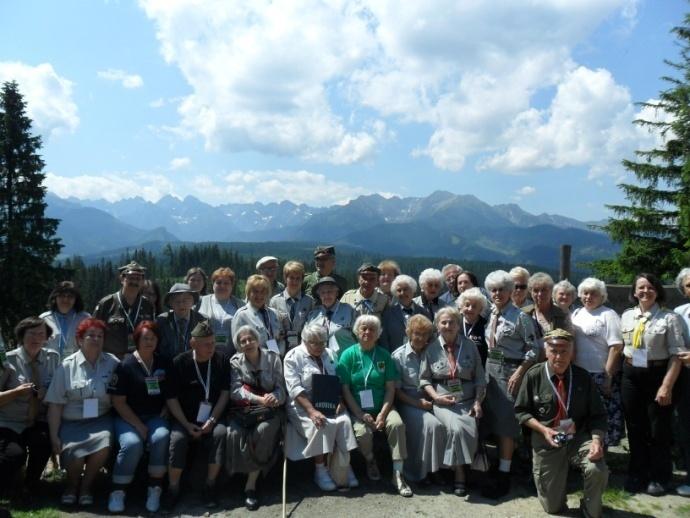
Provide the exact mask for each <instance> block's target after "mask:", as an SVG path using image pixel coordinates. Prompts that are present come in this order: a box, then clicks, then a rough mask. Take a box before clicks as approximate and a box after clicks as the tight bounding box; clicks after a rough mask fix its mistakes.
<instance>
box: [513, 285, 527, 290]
mask: <svg viewBox="0 0 690 518" xmlns="http://www.w3.org/2000/svg"><path fill="white" fill-rule="evenodd" d="M515 289H516V290H526V289H527V284H516V285H515Z"/></svg>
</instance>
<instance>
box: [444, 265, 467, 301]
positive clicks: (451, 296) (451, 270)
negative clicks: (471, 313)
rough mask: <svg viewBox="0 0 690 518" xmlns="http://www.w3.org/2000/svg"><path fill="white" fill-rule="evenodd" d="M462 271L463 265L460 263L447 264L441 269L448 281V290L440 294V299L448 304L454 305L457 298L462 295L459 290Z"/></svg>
mask: <svg viewBox="0 0 690 518" xmlns="http://www.w3.org/2000/svg"><path fill="white" fill-rule="evenodd" d="M461 273H462V267H461V266H460V265H459V264H447V265H445V266H444V267H443V268H442V269H441V274H442V275H443V278H444V279H445V281H446V286H445V287H446V291H445V292H444V293H443V294H442V295H441V296H440V299H441V300H442V301H443V302H445V303H446V305H447V306H452V305H453V304H454V303H455V299H457V298H458V295H460V292H459V291H458V275H460V274H461Z"/></svg>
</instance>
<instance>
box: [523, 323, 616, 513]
mask: <svg viewBox="0 0 690 518" xmlns="http://www.w3.org/2000/svg"><path fill="white" fill-rule="evenodd" d="M544 346H545V349H546V361H545V362H543V363H539V364H537V365H535V366H533V367H532V368H530V369H529V370H528V371H527V373H526V374H525V377H524V379H523V381H522V385H521V386H520V391H519V393H518V396H517V399H516V400H515V415H516V416H517V418H518V421H519V422H520V424H523V425H526V426H527V427H528V428H530V429H531V430H532V451H533V457H534V458H533V474H534V482H535V485H536V486H537V493H538V495H539V502H540V503H541V505H542V507H543V508H544V511H546V512H547V513H551V514H554V513H558V512H561V511H564V510H565V508H566V482H567V478H568V468H569V464H570V465H573V466H575V467H577V468H579V469H580V470H581V471H582V475H583V478H584V497H583V498H582V499H581V500H580V509H581V511H582V513H583V514H584V516H591V517H594V518H598V517H600V516H601V505H602V504H601V495H602V493H603V492H604V489H605V488H606V485H607V483H608V476H609V471H608V467H607V466H606V462H605V460H604V436H605V434H606V428H607V414H606V409H605V408H604V405H603V403H602V401H601V398H600V397H599V392H598V391H597V388H596V386H595V385H594V382H593V381H592V378H590V376H589V373H588V372H587V371H586V370H584V369H582V368H580V367H578V366H576V365H572V363H571V360H572V356H573V335H571V334H570V333H569V332H567V331H564V330H563V329H559V328H557V329H554V330H553V331H551V332H549V333H547V334H546V335H544Z"/></svg>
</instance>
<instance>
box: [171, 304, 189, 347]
mask: <svg viewBox="0 0 690 518" xmlns="http://www.w3.org/2000/svg"><path fill="white" fill-rule="evenodd" d="M182 320H186V321H187V323H186V324H185V326H184V331H182V338H184V346H185V349H187V347H188V344H189V340H188V339H187V338H188V336H187V334H188V331H189V322H190V321H191V320H192V314H191V312H190V313H189V318H187V319H182ZM170 327H172V328H173V332H174V333H175V343H176V344H179V343H180V332H179V329H178V325H177V316H175V313H173V321H172V322H170ZM180 352H182V351H180Z"/></svg>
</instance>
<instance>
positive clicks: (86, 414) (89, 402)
mask: <svg viewBox="0 0 690 518" xmlns="http://www.w3.org/2000/svg"><path fill="white" fill-rule="evenodd" d="M82 417H83V418H84V419H91V418H93V417H98V398H95V397H90V398H86V399H85V400H84V406H83V409H82Z"/></svg>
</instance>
